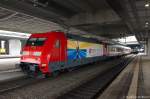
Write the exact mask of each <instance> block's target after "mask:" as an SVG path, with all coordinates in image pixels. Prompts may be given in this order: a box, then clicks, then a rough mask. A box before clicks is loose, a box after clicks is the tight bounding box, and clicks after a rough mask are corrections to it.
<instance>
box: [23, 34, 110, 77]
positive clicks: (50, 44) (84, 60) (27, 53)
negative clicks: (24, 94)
mask: <svg viewBox="0 0 150 99" xmlns="http://www.w3.org/2000/svg"><path fill="white" fill-rule="evenodd" d="M108 54H109V51H108V48H107V45H106V44H101V43H100V42H99V41H96V40H94V39H89V38H85V37H79V36H76V35H71V34H69V35H65V34H64V33H63V32H47V33H36V34H32V35H31V36H30V38H29V39H28V41H27V43H26V45H25V46H24V47H23V49H22V56H21V63H20V66H21V68H22V70H23V71H24V72H26V73H27V74H28V75H34V76H37V75H40V74H44V75H51V74H53V73H55V72H57V71H60V70H64V69H69V68H73V67H75V66H80V65H83V64H88V63H91V62H95V61H98V60H102V59H106V58H107V57H109V55H108Z"/></svg>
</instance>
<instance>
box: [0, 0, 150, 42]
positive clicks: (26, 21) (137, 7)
mask: <svg viewBox="0 0 150 99" xmlns="http://www.w3.org/2000/svg"><path fill="white" fill-rule="evenodd" d="M149 3H150V2H148V0H0V29H1V30H11V31H16V32H25V33H30V32H31V33H34V32H46V31H51V30H61V29H62V30H63V29H67V30H68V31H70V32H76V33H80V32H84V33H85V32H86V33H89V34H93V35H97V36H103V37H107V38H111V39H112V38H120V37H125V36H132V35H135V36H136V38H137V40H138V41H139V42H144V41H146V40H147V38H148V36H149V34H148V33H149V30H150V28H149V24H150V23H149V20H150V11H149V10H150V8H149ZM58 24H59V25H58ZM70 28H71V29H70ZM76 29H77V30H76ZM75 30H76V31H75Z"/></svg>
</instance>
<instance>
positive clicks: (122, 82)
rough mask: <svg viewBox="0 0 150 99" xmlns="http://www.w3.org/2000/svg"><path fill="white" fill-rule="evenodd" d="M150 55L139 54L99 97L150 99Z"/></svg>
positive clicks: (99, 98) (106, 98)
mask: <svg viewBox="0 0 150 99" xmlns="http://www.w3.org/2000/svg"><path fill="white" fill-rule="evenodd" d="M149 71H150V57H148V56H138V57H137V58H136V59H134V60H133V61H132V62H131V63H130V64H129V65H128V66H127V67H126V68H125V69H124V70H123V71H122V72H121V73H120V74H119V75H118V76H117V78H116V79H115V80H114V81H113V82H112V83H111V84H110V85H109V86H108V87H107V88H106V89H105V90H104V92H102V94H100V95H99V97H98V99H150V83H149V82H150V76H149V75H150V72H149Z"/></svg>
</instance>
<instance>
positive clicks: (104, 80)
mask: <svg viewBox="0 0 150 99" xmlns="http://www.w3.org/2000/svg"><path fill="white" fill-rule="evenodd" d="M133 59H134V57H132V58H129V59H126V60H125V61H122V62H121V63H119V64H117V65H116V66H115V67H113V68H111V69H109V70H107V72H106V71H105V72H103V73H102V74H100V75H98V76H97V77H95V78H94V79H92V80H90V81H88V82H86V83H84V84H82V85H80V86H79V87H77V88H75V89H73V90H71V91H69V92H68V93H65V94H63V95H61V96H59V97H58V98H57V99H96V97H97V96H99V95H100V94H101V93H102V92H103V91H104V89H105V88H106V87H107V86H108V85H109V84H110V83H111V82H112V81H113V80H114V79H115V78H116V76H117V75H119V73H120V72H121V71H122V70H123V69H124V68H125V67H126V66H127V65H128V64H129V63H130V62H131V61H132V60H133Z"/></svg>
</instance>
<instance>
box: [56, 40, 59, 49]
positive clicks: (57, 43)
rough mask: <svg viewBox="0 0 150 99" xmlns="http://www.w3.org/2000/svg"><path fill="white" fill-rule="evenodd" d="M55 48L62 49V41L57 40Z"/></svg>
mask: <svg viewBox="0 0 150 99" xmlns="http://www.w3.org/2000/svg"><path fill="white" fill-rule="evenodd" d="M55 48H60V40H56V42H55Z"/></svg>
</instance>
